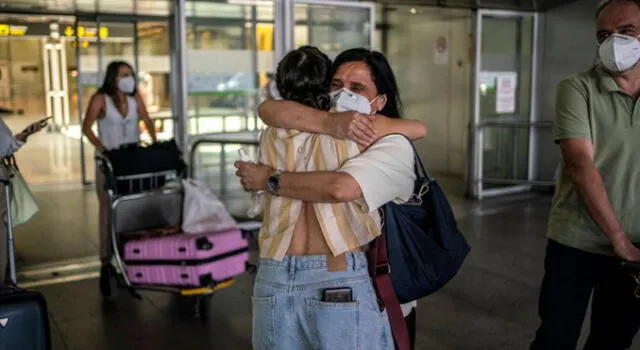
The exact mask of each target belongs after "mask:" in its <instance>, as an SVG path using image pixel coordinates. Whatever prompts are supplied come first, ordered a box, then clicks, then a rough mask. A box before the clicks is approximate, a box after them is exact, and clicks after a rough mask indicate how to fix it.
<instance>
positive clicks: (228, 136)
mask: <svg viewBox="0 0 640 350" xmlns="http://www.w3.org/2000/svg"><path fill="white" fill-rule="evenodd" d="M259 135H260V132H259V131H240V132H227V133H212V134H203V135H198V136H195V137H193V139H192V140H191V144H190V146H189V168H188V171H189V173H188V174H189V177H191V178H194V179H197V180H200V181H202V182H204V183H206V184H207V185H208V186H209V188H211V189H212V190H213V191H214V192H215V193H216V195H218V197H220V200H221V201H222V202H223V203H224V204H225V205H226V206H227V209H228V210H229V212H230V213H231V215H232V216H233V217H236V218H241V219H248V217H247V214H246V213H247V208H248V206H249V199H250V196H249V194H248V193H246V192H245V191H244V189H243V188H242V186H241V184H240V181H238V180H237V179H236V177H235V176H234V175H233V174H234V173H235V168H234V167H233V163H234V162H235V161H236V160H239V158H240V156H239V154H238V153H237V151H238V149H240V148H244V149H245V150H246V151H247V153H248V154H249V156H250V157H251V158H252V159H254V160H257V154H258V152H257V151H258V144H259Z"/></svg>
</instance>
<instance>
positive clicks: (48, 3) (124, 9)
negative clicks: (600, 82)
mask: <svg viewBox="0 0 640 350" xmlns="http://www.w3.org/2000/svg"><path fill="white" fill-rule="evenodd" d="M202 1H203V2H230V3H233V2H234V1H237V2H238V3H245V4H251V3H252V0H240V1H239V0H232V1H230V0H202ZM254 1H255V0H254ZM294 1H295V0H294ZM343 1H345V2H348V1H354V0H343ZM361 1H367V0H361ZM368 1H371V0H368ZM373 1H374V2H376V3H378V4H384V5H390V6H393V5H411V6H439V7H459V8H487V9H504V10H521V11H546V10H549V9H551V8H554V7H558V6H561V5H564V4H568V3H570V2H573V1H575V0H373ZM171 2H172V0H0V13H2V12H5V13H59V14H76V13H91V14H95V13H100V14H120V15H139V16H169V15H170V13H171ZM261 2H262V3H264V2H265V1H264V0H262V1H261Z"/></svg>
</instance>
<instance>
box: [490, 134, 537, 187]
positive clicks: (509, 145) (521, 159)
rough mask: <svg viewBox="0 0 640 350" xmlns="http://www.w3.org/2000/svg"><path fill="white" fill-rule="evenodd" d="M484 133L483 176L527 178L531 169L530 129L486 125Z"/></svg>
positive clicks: (514, 178)
mask: <svg viewBox="0 0 640 350" xmlns="http://www.w3.org/2000/svg"><path fill="white" fill-rule="evenodd" d="M483 135H484V136H483V141H484V142H483V143H484V144H483V155H482V176H483V178H484V179H508V180H524V179H526V178H527V176H528V171H529V129H528V128H515V127H511V128H510V127H485V128H484V130H483Z"/></svg>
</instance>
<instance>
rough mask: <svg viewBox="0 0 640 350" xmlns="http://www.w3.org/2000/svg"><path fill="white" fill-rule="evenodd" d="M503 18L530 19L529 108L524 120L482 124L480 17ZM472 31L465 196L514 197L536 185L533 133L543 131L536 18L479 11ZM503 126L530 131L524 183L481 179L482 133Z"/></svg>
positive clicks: (533, 14)
mask: <svg viewBox="0 0 640 350" xmlns="http://www.w3.org/2000/svg"><path fill="white" fill-rule="evenodd" d="M485 16H490V17H504V18H518V17H530V18H532V19H533V33H532V35H533V37H532V50H531V82H530V83H531V87H530V108H529V111H528V118H527V120H513V119H514V118H513V117H503V118H500V117H497V118H492V120H491V121H483V120H481V117H480V89H479V84H480V76H481V67H482V33H483V17H485ZM474 17H475V30H474V54H475V59H474V62H473V66H474V67H473V69H472V85H471V89H472V92H471V96H473V103H472V104H471V113H470V123H469V125H470V128H469V129H470V130H469V172H468V175H467V194H468V196H470V197H472V198H474V199H482V198H487V197H495V196H501V195H507V194H513V193H519V192H524V191H529V190H530V189H531V188H532V185H534V184H535V183H536V181H535V180H534V179H535V177H536V174H537V164H536V151H537V132H536V129H538V128H540V127H543V125H542V124H544V123H540V122H538V115H537V114H538V111H537V98H538V96H537V91H536V90H537V85H538V84H537V82H538V50H539V40H538V33H539V29H540V28H539V26H540V20H539V14H538V13H536V12H526V11H504V10H488V9H480V10H478V11H477V12H476V13H475V14H474ZM491 126H502V127H509V128H512V129H514V130H515V129H518V128H526V129H528V131H529V133H528V134H529V149H528V152H527V156H528V160H527V164H528V169H527V179H526V180H507V179H504V180H501V179H485V178H484V176H483V149H484V131H485V128H486V127H491ZM486 183H492V184H501V185H505V187H500V188H493V189H486V188H485V187H484V185H485V184H486Z"/></svg>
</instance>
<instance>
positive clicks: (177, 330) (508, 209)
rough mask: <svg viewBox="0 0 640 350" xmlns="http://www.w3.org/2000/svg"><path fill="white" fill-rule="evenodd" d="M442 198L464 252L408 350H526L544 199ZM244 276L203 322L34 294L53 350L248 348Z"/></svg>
mask: <svg viewBox="0 0 640 350" xmlns="http://www.w3.org/2000/svg"><path fill="white" fill-rule="evenodd" d="M452 201H453V202H459V203H458V205H456V208H457V210H456V211H457V212H458V213H459V214H460V217H461V219H460V221H459V224H460V227H461V229H462V231H463V232H464V233H465V235H466V236H467V237H468V239H469V241H470V243H471V245H472V246H473V250H472V252H471V254H470V256H469V258H468V259H467V261H466V263H465V265H464V267H463V268H462V271H461V272H460V273H459V275H458V276H457V277H456V278H454V280H452V282H451V283H450V284H449V285H447V286H446V287H445V288H444V289H443V290H441V291H439V292H437V293H435V294H434V295H431V296H429V297H427V298H425V299H424V300H422V301H421V302H420V305H419V309H418V310H419V311H418V312H419V314H418V337H417V341H418V349H430V350H431V349H433V350H437V349H447V350H448V349H459V350H463V349H469V350H476V349H482V350H484V349H491V350H493V349H496V350H497V349H510V350H511V349H513V350H520V349H526V348H527V344H528V342H529V341H530V339H531V337H532V335H533V332H534V331H535V329H536V326H537V317H536V298H537V293H538V287H539V282H540V279H541V277H542V260H543V255H544V247H545V239H544V235H543V233H544V227H545V220H546V215H547V212H548V209H549V204H550V199H549V198H548V197H537V196H534V197H530V198H529V200H528V201H517V202H513V201H510V202H508V203H507V202H504V201H503V200H501V201H497V202H496V201H490V202H485V203H483V204H477V203H465V202H463V201H462V200H458V199H454V200H452ZM496 208H497V209H496ZM252 278H253V276H252V275H244V276H241V277H240V278H239V279H238V281H237V283H236V284H235V285H234V286H232V287H230V288H228V289H225V290H222V291H220V292H219V293H218V294H216V295H215V296H214V297H213V298H212V299H211V303H210V306H209V312H208V317H207V318H206V320H205V321H202V320H198V319H195V318H194V317H193V316H192V305H191V303H190V301H189V300H187V299H183V298H178V297H174V296H172V295H168V294H163V293H143V299H142V300H141V301H139V300H135V299H133V298H132V297H131V296H129V295H128V294H127V293H124V292H123V293H121V294H120V297H119V299H118V300H117V302H116V303H115V304H104V303H103V302H102V301H101V298H100V296H99V293H98V288H97V280H95V279H89V280H84V281H79V282H74V283H68V284H58V285H52V286H46V287H42V288H40V290H41V291H42V292H43V293H44V294H45V296H46V298H47V300H48V302H49V307H50V314H51V320H52V327H53V334H54V341H55V349H56V350H64V349H69V350H71V349H74V350H75V349H77V350H81V349H82V350H85V349H97V350H98V349H123V350H124V349H158V350H161V349H189V348H201V349H249V348H250V336H251V322H250V321H251V318H250V317H251V316H250V309H251V308H250V292H251V285H252ZM70 301H73V302H70ZM585 324H586V323H585ZM637 343H638V344H636V345H635V346H634V348H633V349H640V342H637ZM603 350H606V349H603Z"/></svg>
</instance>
